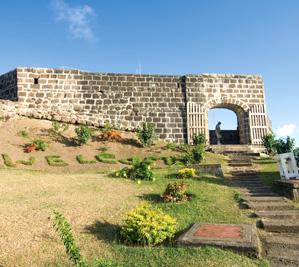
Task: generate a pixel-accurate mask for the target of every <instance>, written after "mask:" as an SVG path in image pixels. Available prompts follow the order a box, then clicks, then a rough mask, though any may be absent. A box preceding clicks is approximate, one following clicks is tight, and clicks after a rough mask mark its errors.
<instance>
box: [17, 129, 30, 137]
mask: <svg viewBox="0 0 299 267" xmlns="http://www.w3.org/2000/svg"><path fill="white" fill-rule="evenodd" d="M18 135H19V136H21V137H24V138H28V137H29V132H28V131H27V130H21V131H19V132H18Z"/></svg>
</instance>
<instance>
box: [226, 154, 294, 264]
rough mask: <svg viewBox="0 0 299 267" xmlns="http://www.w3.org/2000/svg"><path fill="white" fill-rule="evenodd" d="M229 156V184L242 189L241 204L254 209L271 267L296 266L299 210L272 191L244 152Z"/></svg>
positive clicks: (264, 251) (266, 256)
mask: <svg viewBox="0 0 299 267" xmlns="http://www.w3.org/2000/svg"><path fill="white" fill-rule="evenodd" d="M226 154H228V155H230V161H229V166H230V176H231V177H230V178H231V179H230V183H231V184H232V185H233V186H234V187H237V188H238V189H239V190H240V191H241V192H242V202H241V205H242V206H243V207H245V208H249V209H251V210H252V211H253V214H254V215H255V216H256V217H257V218H258V221H257V226H258V227H259V228H260V230H259V235H260V239H261V241H262V245H263V254H264V256H265V258H266V259H268V260H269V262H270V266H273V267H286V266H288V267H295V266H296V267H298V266H299V209H295V208H294V206H293V204H292V202H291V201H290V200H288V199H286V198H284V197H281V196H279V195H278V194H276V193H273V191H272V190H271V187H269V186H265V185H264V184H263V183H262V181H261V180H260V179H259V176H258V172H256V171H255V169H254V167H253V164H252V161H251V157H250V156H251V155H250V154H248V153H247V152H245V153H243V152H240V151H239V152H233V153H226Z"/></svg>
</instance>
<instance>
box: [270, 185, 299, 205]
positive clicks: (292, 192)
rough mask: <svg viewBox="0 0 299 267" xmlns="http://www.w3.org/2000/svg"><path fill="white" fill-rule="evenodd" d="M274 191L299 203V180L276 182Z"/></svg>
mask: <svg viewBox="0 0 299 267" xmlns="http://www.w3.org/2000/svg"><path fill="white" fill-rule="evenodd" d="M273 189H274V191H275V192H277V193H278V194H280V195H282V196H285V197H287V198H289V199H292V200H294V201H295V202H299V180H287V181H285V180H277V181H274V183H273Z"/></svg>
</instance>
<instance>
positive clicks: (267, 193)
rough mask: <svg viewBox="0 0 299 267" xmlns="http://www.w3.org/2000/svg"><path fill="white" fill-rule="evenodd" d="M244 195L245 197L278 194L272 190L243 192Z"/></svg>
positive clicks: (273, 195)
mask: <svg viewBox="0 0 299 267" xmlns="http://www.w3.org/2000/svg"><path fill="white" fill-rule="evenodd" d="M243 195H244V196H247V197H261V196H262V197H275V196H278V195H277V194H276V193H273V192H243Z"/></svg>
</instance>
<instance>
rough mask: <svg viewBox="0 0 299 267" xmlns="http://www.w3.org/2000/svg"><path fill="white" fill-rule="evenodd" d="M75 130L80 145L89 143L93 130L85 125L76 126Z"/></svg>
mask: <svg viewBox="0 0 299 267" xmlns="http://www.w3.org/2000/svg"><path fill="white" fill-rule="evenodd" d="M75 132H76V134H77V139H76V143H77V144H78V145H80V146H81V145H83V144H87V142H88V141H89V140H90V138H91V136H92V130H91V129H90V128H89V127H87V126H85V125H80V126H78V127H76V129H75Z"/></svg>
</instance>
